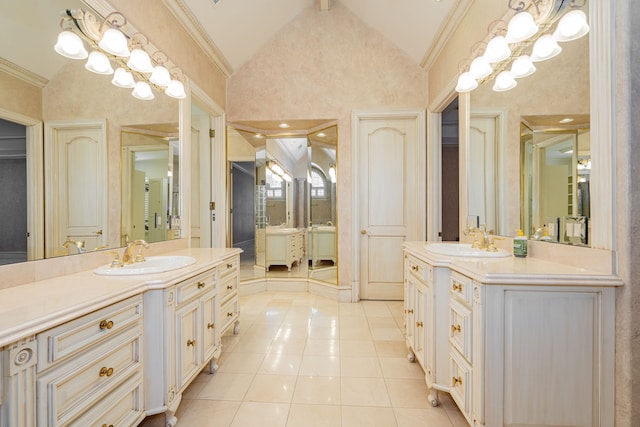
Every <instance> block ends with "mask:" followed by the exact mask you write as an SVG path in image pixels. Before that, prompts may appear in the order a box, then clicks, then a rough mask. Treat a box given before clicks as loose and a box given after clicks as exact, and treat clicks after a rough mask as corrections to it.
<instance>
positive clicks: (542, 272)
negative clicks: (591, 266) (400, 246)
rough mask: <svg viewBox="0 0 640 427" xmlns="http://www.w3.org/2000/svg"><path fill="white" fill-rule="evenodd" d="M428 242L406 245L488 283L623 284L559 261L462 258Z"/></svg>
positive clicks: (439, 264) (433, 261)
mask: <svg viewBox="0 0 640 427" xmlns="http://www.w3.org/2000/svg"><path fill="white" fill-rule="evenodd" d="M426 243H427V242H406V243H405V244H404V247H405V249H406V250H407V251H408V252H410V253H412V254H414V255H416V256H417V257H418V258H421V259H424V260H425V261H427V262H429V263H430V264H432V265H433V266H435V267H448V268H450V269H451V270H452V271H457V272H458V273H460V274H463V275H465V276H468V277H470V278H472V279H474V280H477V281H478V282H482V283H485V284H488V285H564V286H570V285H575V286H578V285H579V286H622V285H623V284H624V283H623V282H622V280H621V279H620V278H619V277H618V276H615V275H612V274H603V273H600V272H597V271H592V270H588V269H585V268H579V267H574V266H570V265H566V264H563V263H560V262H551V261H545V260H542V259H537V258H532V257H525V258H517V257H514V256H510V257H505V258H463V257H454V256H447V255H440V254H436V253H433V252H430V251H427V250H426V249H425V246H426Z"/></svg>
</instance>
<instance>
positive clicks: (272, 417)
mask: <svg viewBox="0 0 640 427" xmlns="http://www.w3.org/2000/svg"><path fill="white" fill-rule="evenodd" d="M288 414H289V404H288V403H264V402H242V404H241V405H240V407H239V408H238V412H236V416H235V418H234V419H233V422H232V423H231V427H285V426H286V424H287V415H288Z"/></svg>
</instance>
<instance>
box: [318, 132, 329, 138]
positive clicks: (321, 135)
mask: <svg viewBox="0 0 640 427" xmlns="http://www.w3.org/2000/svg"><path fill="white" fill-rule="evenodd" d="M317 136H318V137H319V138H324V137H325V136H327V134H326V133H324V132H320V133H319V134H318V135H317Z"/></svg>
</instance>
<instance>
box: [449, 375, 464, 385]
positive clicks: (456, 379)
mask: <svg viewBox="0 0 640 427" xmlns="http://www.w3.org/2000/svg"><path fill="white" fill-rule="evenodd" d="M451 382H452V383H453V386H454V387H455V386H457V385H462V377H453V378H451Z"/></svg>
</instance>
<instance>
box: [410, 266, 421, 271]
mask: <svg viewBox="0 0 640 427" xmlns="http://www.w3.org/2000/svg"><path fill="white" fill-rule="evenodd" d="M419 269H420V267H418V266H417V265H412V266H411V271H418V270H419Z"/></svg>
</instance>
